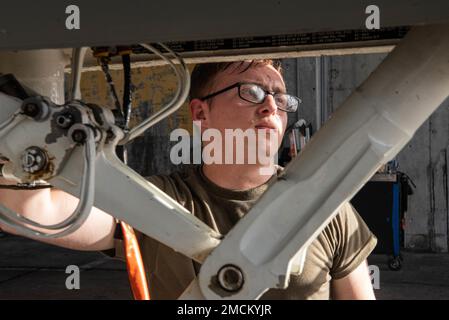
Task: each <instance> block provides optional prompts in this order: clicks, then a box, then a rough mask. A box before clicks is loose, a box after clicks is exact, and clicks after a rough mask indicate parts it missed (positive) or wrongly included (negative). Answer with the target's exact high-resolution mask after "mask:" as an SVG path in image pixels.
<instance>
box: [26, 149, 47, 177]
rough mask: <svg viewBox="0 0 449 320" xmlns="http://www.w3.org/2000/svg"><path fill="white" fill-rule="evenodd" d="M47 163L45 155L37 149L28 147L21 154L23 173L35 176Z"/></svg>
mask: <svg viewBox="0 0 449 320" xmlns="http://www.w3.org/2000/svg"><path fill="white" fill-rule="evenodd" d="M47 163H48V157H47V153H46V152H45V151H44V150H42V149H41V148H38V147H30V148H28V149H26V150H25V152H24V153H23V154H22V168H23V171H25V172H28V173H32V174H35V173H37V172H39V171H42V170H43V169H44V168H45V167H46V166H47Z"/></svg>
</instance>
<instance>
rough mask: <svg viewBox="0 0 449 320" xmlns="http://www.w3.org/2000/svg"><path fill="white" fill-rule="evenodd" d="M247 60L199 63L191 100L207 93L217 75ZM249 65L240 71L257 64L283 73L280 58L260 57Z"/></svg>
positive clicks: (192, 77) (190, 95) (192, 84)
mask: <svg viewBox="0 0 449 320" xmlns="http://www.w3.org/2000/svg"><path fill="white" fill-rule="evenodd" d="M245 62H248V61H233V62H218V63H202V64H197V65H196V66H195V68H193V71H192V75H191V85H190V93H189V97H190V100H192V99H199V98H201V97H204V96H205V95H207V94H208V93H209V92H207V91H208V90H210V88H211V87H212V85H213V82H214V80H215V78H216V76H217V75H218V74H219V73H220V72H223V71H225V70H227V69H228V68H229V67H231V66H232V65H234V64H236V67H235V70H237V69H238V68H240V67H241V66H242V65H243V64H244V63H245ZM249 62H250V63H249V64H248V66H246V67H245V68H244V69H243V70H242V71H240V73H243V72H245V71H246V70H248V69H249V68H253V67H256V66H261V65H262V66H267V65H269V66H272V67H273V68H274V69H276V70H277V71H278V72H279V73H280V74H281V75H282V68H281V63H280V61H279V60H271V59H258V60H250V61H249Z"/></svg>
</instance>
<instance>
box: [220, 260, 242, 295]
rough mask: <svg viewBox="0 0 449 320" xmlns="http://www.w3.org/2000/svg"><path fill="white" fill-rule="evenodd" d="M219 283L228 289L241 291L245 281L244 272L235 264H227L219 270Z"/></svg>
mask: <svg viewBox="0 0 449 320" xmlns="http://www.w3.org/2000/svg"><path fill="white" fill-rule="evenodd" d="M218 283H219V284H220V286H221V287H222V288H223V289H224V290H226V291H230V292H236V291H239V290H240V289H241V288H242V287H243V283H244V278H243V273H242V271H241V270H240V268H238V267H236V266H234V265H230V264H229V265H225V266H223V267H222V268H221V269H220V271H218Z"/></svg>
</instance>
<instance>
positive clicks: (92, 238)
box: [0, 177, 115, 251]
mask: <svg viewBox="0 0 449 320" xmlns="http://www.w3.org/2000/svg"><path fill="white" fill-rule="evenodd" d="M0 184H13V183H12V182H10V181H8V180H5V179H4V178H1V177H0ZM78 201H79V200H78V199H77V198H75V197H73V196H72V195H70V194H68V193H65V192H63V191H61V190H56V189H41V190H26V191H17V190H9V189H0V203H1V204H3V205H4V206H6V207H8V208H9V209H11V210H14V211H15V212H17V213H20V214H22V215H23V216H25V217H27V218H28V219H32V220H34V221H37V222H39V223H41V224H45V225H50V224H55V223H58V222H61V221H62V220H64V219H65V218H67V217H68V216H69V215H70V214H72V213H73V211H74V210H75V208H76V206H77V204H78ZM0 228H1V229H3V230H4V231H6V232H9V233H12V234H17V232H16V231H15V230H14V229H12V228H10V227H7V226H5V225H3V224H2V223H1V222H0ZM114 231H115V220H114V218H113V217H112V216H111V215H109V214H107V213H105V212H103V211H101V210H99V209H97V208H93V209H92V212H91V213H90V215H89V217H88V218H87V220H86V221H85V222H84V224H83V225H82V226H81V227H80V228H79V229H78V230H76V231H75V232H74V233H72V234H69V235H67V236H64V237H62V238H55V239H46V240H40V241H43V242H46V243H50V244H54V245H57V246H61V247H65V248H69V249H75V250H89V251H97V250H106V249H110V248H113V244H114V239H113V237H114ZM46 232H47V231H46ZM55 232H56V231H55Z"/></svg>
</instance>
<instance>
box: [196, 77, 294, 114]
mask: <svg viewBox="0 0 449 320" xmlns="http://www.w3.org/2000/svg"><path fill="white" fill-rule="evenodd" d="M247 84H251V85H255V86H257V87H259V88H260V89H262V91H263V92H264V93H265V96H264V98H263V100H262V101H261V102H254V101H250V100H248V99H245V98H244V97H242V95H241V94H240V87H241V86H242V85H247ZM234 88H238V93H239V97H240V99H242V100H244V101H246V102H251V103H254V104H262V103H264V102H265V99H266V97H267V96H268V95H271V96H273V98H274V97H275V95H279V94H281V95H286V96H289V97H292V98H293V99H295V100H296V101H298V104H297V105H296V108H295V110H293V111H289V110H285V109H283V108H281V107H279V106H278V108H279V110H282V111H284V112H289V113H293V112H296V111H297V110H298V106H299V105H300V104H301V102H302V100H301V99H300V98H298V97H296V96H293V95H291V94H288V93H283V92H270V91H268V90H265V89H264V88H263V87H262V86H261V85H260V84H258V83H252V82H236V83H234V84H232V85H230V86H228V87H226V88H223V89H221V90H219V91H216V92H214V93H211V94H208V95H207V96H204V97H202V98H199V99H200V100H202V101H204V100H207V99H210V98H213V97H215V96H217V95H219V94H222V93H224V92H226V91H229V90H231V89H234ZM275 101H276V100H275Z"/></svg>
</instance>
